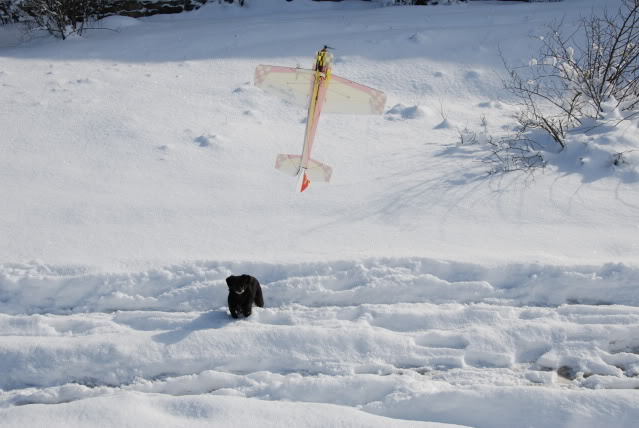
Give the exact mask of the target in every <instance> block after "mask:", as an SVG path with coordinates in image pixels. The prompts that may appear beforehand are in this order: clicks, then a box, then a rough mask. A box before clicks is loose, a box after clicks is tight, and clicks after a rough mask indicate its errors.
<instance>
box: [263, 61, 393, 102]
mask: <svg viewBox="0 0 639 428" xmlns="http://www.w3.org/2000/svg"><path fill="white" fill-rule="evenodd" d="M314 81H315V71H313V70H308V69H305V68H294V67H280V66H276V65H258V66H257V68H256V69H255V86H257V87H258V88H262V89H264V90H265V91H267V92H270V93H272V94H275V95H278V96H280V97H282V98H284V99H285V100H287V101H288V102H290V103H292V104H295V105H298V106H301V107H305V108H306V107H308V103H309V98H310V95H311V92H312V89H313V83H314ZM385 106H386V94H384V93H383V92H380V91H378V90H376V89H373V88H369V87H368V86H364V85H360V84H359V83H356V82H353V81H351V80H348V79H344V78H343V77H339V76H336V75H334V74H333V75H331V78H330V81H329V85H328V90H327V91H326V98H325V101H324V105H323V106H322V112H323V113H346V114H382V113H383V112H384V107H385Z"/></svg>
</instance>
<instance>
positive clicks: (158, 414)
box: [0, 392, 459, 428]
mask: <svg viewBox="0 0 639 428" xmlns="http://www.w3.org/2000/svg"><path fill="white" fill-rule="evenodd" d="M116 409H117V410H116ZM0 416H2V418H3V419H2V426H4V427H25V426H29V427H32V428H39V427H47V428H49V427H69V426H94V427H115V426H117V427H140V426H154V427H184V426H189V427H210V426H226V427H234V428H235V427H237V428H244V427H246V428H252V427H255V426H256V425H257V426H260V427H273V428H275V427H282V426H301V427H318V428H325V427H343V428H357V427H362V428H364V427H371V426H384V427H391V428H408V427H411V428H412V427H414V428H418V427H421V428H447V427H451V428H453V427H455V426H459V425H449V424H439V423H428V422H414V421H402V420H397V419H390V418H385V417H379V416H374V415H372V414H369V413H364V412H360V411H357V410H354V409H349V408H347V407H340V406H335V405H330V404H308V403H284V402H277V403H275V402H270V403H267V402H263V401H257V400H250V401H249V400H247V399H242V398H235V397H219V396H210V395H204V396H188V397H166V396H160V395H152V394H145V395H143V394H136V393H131V392H123V393H120V394H116V395H112V396H109V397H100V398H93V399H87V400H83V401H76V402H73V403H69V404H62V405H59V406H55V407H51V406H45V405H34V406H27V407H14V408H11V409H8V410H0Z"/></svg>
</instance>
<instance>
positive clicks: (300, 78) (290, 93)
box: [255, 65, 315, 107]
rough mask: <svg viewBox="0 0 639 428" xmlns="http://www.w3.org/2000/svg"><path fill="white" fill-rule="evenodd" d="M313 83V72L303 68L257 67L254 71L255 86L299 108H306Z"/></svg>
mask: <svg viewBox="0 0 639 428" xmlns="http://www.w3.org/2000/svg"><path fill="white" fill-rule="evenodd" d="M314 81H315V72H314V71H313V70H307V69H305V68H294V67H279V66H276V65H258V66H257V68H256V69H255V86H257V87H258V88H262V89H264V90H265V91H267V92H270V93H272V94H275V95H278V96H280V97H282V98H284V99H285V100H286V101H288V102H290V103H292V104H295V105H298V106H301V107H308V103H309V98H310V95H311V91H312V89H313V82H314Z"/></svg>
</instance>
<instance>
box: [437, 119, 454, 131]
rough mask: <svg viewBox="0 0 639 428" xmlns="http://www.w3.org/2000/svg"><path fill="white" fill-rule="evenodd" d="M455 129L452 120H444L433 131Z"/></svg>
mask: <svg viewBox="0 0 639 428" xmlns="http://www.w3.org/2000/svg"><path fill="white" fill-rule="evenodd" d="M453 127H454V125H453V123H452V122H451V121H450V120H448V119H444V120H442V121H441V122H439V123H438V124H437V125H435V127H434V128H433V129H450V128H453Z"/></svg>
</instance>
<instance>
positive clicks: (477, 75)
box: [464, 70, 480, 80]
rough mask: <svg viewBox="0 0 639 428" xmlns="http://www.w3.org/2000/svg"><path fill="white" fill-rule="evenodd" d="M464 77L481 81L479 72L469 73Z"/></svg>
mask: <svg viewBox="0 0 639 428" xmlns="http://www.w3.org/2000/svg"><path fill="white" fill-rule="evenodd" d="M464 77H466V79H468V80H475V79H479V77H480V74H479V72H478V71H474V70H473V71H468V72H466V74H465V75H464Z"/></svg>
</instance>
